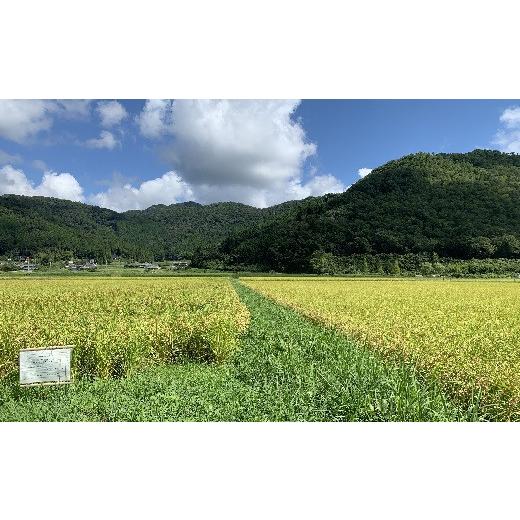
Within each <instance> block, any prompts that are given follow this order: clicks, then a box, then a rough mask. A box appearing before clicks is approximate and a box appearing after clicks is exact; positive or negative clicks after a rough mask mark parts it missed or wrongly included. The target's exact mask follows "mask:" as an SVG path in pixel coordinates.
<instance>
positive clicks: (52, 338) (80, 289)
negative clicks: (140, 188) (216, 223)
mask: <svg viewBox="0 0 520 520" xmlns="http://www.w3.org/2000/svg"><path fill="white" fill-rule="evenodd" d="M248 322H249V312H248V311H247V309H246V308H245V307H244V305H242V304H241V303H240V300H239V298H238V296H237V295H236V293H235V291H234V290H233V288H232V286H231V284H230V282H229V281H228V280H226V279H223V278H208V277H205V278H168V279H139V278H134V279H130V278H124V279H122V278H121V279H114V278H110V279H108V278H107V279H100V278H95V279H94V278H90V279H82V280H77V279H75V280H70V279H36V280H26V279H13V280H2V281H1V282H0V378H2V377H5V376H7V375H9V374H12V373H14V372H16V371H17V364H18V352H19V350H20V349H22V348H39V347H47V346H50V345H68V344H72V345H75V348H74V353H73V366H72V370H73V374H74V375H75V376H80V377H82V376H85V377H99V378H109V377H122V376H125V375H128V374H129V373H131V372H134V371H135V370H137V369H141V368H144V367H147V366H150V365H153V364H158V363H171V362H175V361H178V360H179V359H195V360H201V361H217V362H219V361H222V360H224V359H225V358H226V357H228V356H229V355H230V353H231V352H232V351H233V350H234V348H235V347H236V345H237V341H238V337H239V335H240V334H241V333H242V332H243V331H245V329H246V328H247V324H248Z"/></svg>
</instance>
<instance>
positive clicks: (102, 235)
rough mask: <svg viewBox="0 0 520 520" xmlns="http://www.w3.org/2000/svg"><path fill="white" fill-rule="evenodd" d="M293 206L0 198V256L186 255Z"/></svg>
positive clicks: (13, 196) (149, 257) (142, 256)
mask: <svg viewBox="0 0 520 520" xmlns="http://www.w3.org/2000/svg"><path fill="white" fill-rule="evenodd" d="M292 205H293V203H286V204H282V205H279V206H275V207H273V208H267V209H258V208H253V207H251V206H246V205H244V204H238V203H234V202H221V203H216V204H210V205H206V206H204V205H201V204H197V203H195V202H186V203H181V204H172V205H170V206H164V205H157V206H152V207H150V208H148V209H146V210H143V211H137V210H136V211H127V212H125V213H116V212H115V211H111V210H109V209H103V208H99V207H96V206H89V205H87V204H82V203H79V202H71V201H66V200H61V199H54V198H47V197H26V196H18V195H3V196H0V255H8V256H16V255H24V256H25V255H30V256H34V255H35V254H37V253H42V252H45V253H49V254H51V255H53V256H54V257H55V258H68V257H70V256H79V257H92V258H96V259H97V260H100V261H104V260H108V259H110V258H111V257H112V256H113V255H117V256H122V257H125V258H135V259H141V260H146V259H156V260H158V259H163V258H176V257H186V256H188V257H189V256H191V255H193V253H194V252H195V251H196V250H197V249H198V248H199V249H200V248H205V249H207V248H213V249H214V248H216V247H217V246H218V244H219V243H220V242H221V241H222V240H223V239H224V238H225V237H227V236H228V235H229V234H230V233H231V232H233V231H236V230H240V229H247V228H251V227H255V226H256V224H258V223H259V222H261V221H264V220H266V219H270V218H273V216H275V215H278V214H279V213H281V212H285V211H288V210H289V209H290V208H291V207H292Z"/></svg>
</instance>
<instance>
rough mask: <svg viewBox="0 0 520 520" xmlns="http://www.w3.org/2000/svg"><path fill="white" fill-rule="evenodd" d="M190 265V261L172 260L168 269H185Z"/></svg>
mask: <svg viewBox="0 0 520 520" xmlns="http://www.w3.org/2000/svg"><path fill="white" fill-rule="evenodd" d="M190 264H191V261H190V260H174V261H173V262H172V263H171V265H170V269H173V270H177V269H186V268H188V267H189V266H190Z"/></svg>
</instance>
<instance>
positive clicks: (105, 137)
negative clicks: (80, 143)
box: [85, 130, 121, 150]
mask: <svg viewBox="0 0 520 520" xmlns="http://www.w3.org/2000/svg"><path fill="white" fill-rule="evenodd" d="M120 144H121V143H120V142H119V141H118V140H117V139H116V138H115V137H114V134H113V133H112V132H109V131H108V130H102V131H101V133H100V134H99V137H95V138H92V139H88V140H87V141H85V146H86V147H87V148H98V149H101V148H106V149H107V150H113V149H114V148H115V147H116V146H119V145H120Z"/></svg>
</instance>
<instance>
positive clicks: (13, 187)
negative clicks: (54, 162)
mask: <svg viewBox="0 0 520 520" xmlns="http://www.w3.org/2000/svg"><path fill="white" fill-rule="evenodd" d="M0 194H2V195H3V194H14V195H30V196H34V195H41V196H44V197H57V198H60V199H68V200H76V201H83V200H84V196H83V189H82V188H81V186H80V184H79V182H78V181H77V180H76V178H75V177H74V176H73V175H71V174H70V173H56V172H50V171H48V172H45V173H44V174H43V177H42V179H41V181H40V183H39V184H34V183H33V182H31V181H30V180H29V179H28V178H27V176H26V175H25V173H24V172H23V171H22V170H18V169H16V168H14V167H13V166H11V165H7V166H4V167H3V168H0Z"/></svg>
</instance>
